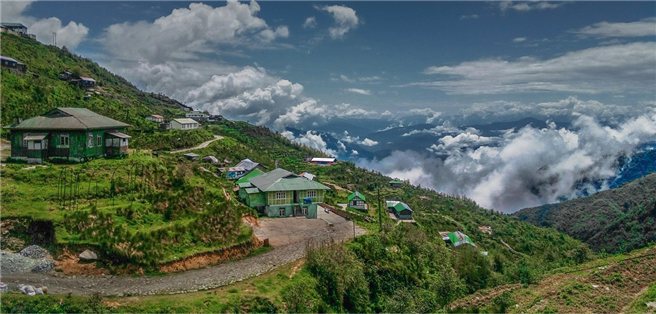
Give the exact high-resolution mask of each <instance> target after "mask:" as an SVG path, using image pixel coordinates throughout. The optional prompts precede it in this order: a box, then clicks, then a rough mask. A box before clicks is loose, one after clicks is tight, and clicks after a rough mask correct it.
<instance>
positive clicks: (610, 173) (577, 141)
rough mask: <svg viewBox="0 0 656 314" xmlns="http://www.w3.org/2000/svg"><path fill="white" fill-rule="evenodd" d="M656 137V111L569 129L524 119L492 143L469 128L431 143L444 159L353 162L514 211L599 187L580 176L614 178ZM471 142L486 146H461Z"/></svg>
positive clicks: (408, 156)
mask: <svg viewBox="0 0 656 314" xmlns="http://www.w3.org/2000/svg"><path fill="white" fill-rule="evenodd" d="M654 140H656V111H652V112H651V113H650V114H647V115H643V116H640V117H636V118H632V119H629V120H627V121H625V122H624V123H621V124H620V125H618V126H617V127H615V128H611V127H604V126H602V125H600V124H599V123H597V122H596V121H595V120H594V119H593V118H591V117H588V116H580V117H579V118H578V119H577V120H576V121H575V122H574V124H573V129H572V130H566V129H558V128H556V126H555V125H554V124H553V123H552V124H551V126H550V127H549V128H545V129H536V128H533V127H530V126H529V127H525V128H522V129H520V130H518V131H515V132H507V133H506V134H504V135H502V137H501V138H500V139H498V140H496V141H494V143H493V145H488V144H485V142H486V141H492V139H491V138H484V137H481V136H478V135H475V134H468V133H467V132H463V133H462V134H460V135H458V136H455V137H453V136H447V137H444V138H442V139H441V140H440V143H439V144H438V145H436V146H437V147H440V145H441V148H442V150H441V151H440V152H441V153H446V154H448V157H447V158H446V159H444V160H441V159H439V158H427V157H425V156H423V155H421V154H419V153H415V152H400V151H396V152H394V153H392V154H391V155H390V156H389V157H387V158H384V159H382V160H380V161H378V160H374V161H367V160H360V161H359V162H358V166H363V167H367V168H370V169H375V170H378V171H381V172H382V173H384V174H387V175H390V176H394V177H399V178H404V179H409V180H410V181H411V182H412V183H413V184H421V185H422V186H426V187H430V188H433V189H435V190H437V191H440V192H444V193H448V194H452V195H466V196H468V197H470V198H472V199H473V200H475V201H476V202H477V203H478V204H480V205H481V206H483V207H487V208H493V209H496V210H501V211H504V212H513V211H516V210H518V209H521V208H525V207H531V206H537V205H540V204H545V203H553V202H558V201H559V200H561V199H562V198H574V197H578V196H580V195H581V194H582V193H584V192H587V193H591V192H595V191H596V190H597V189H598V186H593V185H591V184H582V182H590V181H595V180H602V181H603V180H607V179H611V178H612V177H614V176H615V174H616V171H617V169H616V161H617V159H618V158H619V157H620V156H630V155H631V154H632V153H633V152H635V150H636V148H637V147H639V146H640V145H642V144H643V143H647V142H653V141H654ZM468 142H469V143H468ZM470 143H473V144H471V145H474V146H475V145H483V146H480V147H478V148H475V149H473V148H472V149H468V148H466V147H468V146H467V145H469V144H470ZM461 144H463V145H461ZM449 147H451V148H453V149H449ZM601 188H602V189H604V188H605V186H602V187H601Z"/></svg>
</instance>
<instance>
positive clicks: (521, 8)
mask: <svg viewBox="0 0 656 314" xmlns="http://www.w3.org/2000/svg"><path fill="white" fill-rule="evenodd" d="M564 4H565V3H564V2H561V3H552V2H546V1H531V2H520V3H515V4H513V2H512V1H501V2H498V5H499V9H501V11H502V12H506V11H508V10H515V11H518V12H528V11H534V10H547V9H556V8H559V7H561V6H562V5H564Z"/></svg>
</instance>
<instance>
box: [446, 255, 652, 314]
mask: <svg viewBox="0 0 656 314" xmlns="http://www.w3.org/2000/svg"><path fill="white" fill-rule="evenodd" d="M655 255H656V246H653V245H652V246H650V247H647V248H644V249H640V250H635V251H633V252H631V253H630V254H618V255H614V256H611V257H606V258H600V259H596V260H593V261H590V262H587V263H585V264H582V265H579V266H578V267H576V269H570V268H565V269H559V270H556V271H554V272H553V273H552V274H550V275H548V276H546V277H545V279H544V280H542V281H541V282H540V283H538V284H533V285H526V286H523V287H522V286H521V285H507V286H500V287H497V288H494V289H489V290H484V291H479V292H477V293H476V294H473V295H470V296H468V297H466V298H463V299H461V300H459V301H457V302H455V303H454V304H453V306H452V309H453V310H454V311H457V310H456V308H459V309H458V310H459V311H462V312H479V313H486V312H490V313H492V312H495V310H496V309H497V307H496V306H495V304H494V303H495V302H494V300H495V299H496V298H498V297H499V296H500V295H502V294H503V293H504V292H506V293H509V295H510V298H511V300H512V302H510V303H511V306H510V308H509V309H508V312H510V313H588V312H589V313H618V312H623V313H645V312H647V311H648V308H647V306H646V305H645V303H646V302H654V301H656V284H654V282H656V272H654V271H653V270H654V267H656V256H655ZM640 256H644V257H642V258H636V257H640ZM577 270H580V271H577ZM515 304H517V305H518V306H517V307H515ZM652 310H653V309H652Z"/></svg>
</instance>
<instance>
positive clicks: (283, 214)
mask: <svg viewBox="0 0 656 314" xmlns="http://www.w3.org/2000/svg"><path fill="white" fill-rule="evenodd" d="M280 217H285V209H284V208H281V209H280Z"/></svg>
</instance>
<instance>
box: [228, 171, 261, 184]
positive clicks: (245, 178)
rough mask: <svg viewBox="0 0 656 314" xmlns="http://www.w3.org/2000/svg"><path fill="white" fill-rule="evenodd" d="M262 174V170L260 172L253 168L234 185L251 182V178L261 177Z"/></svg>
mask: <svg viewBox="0 0 656 314" xmlns="http://www.w3.org/2000/svg"><path fill="white" fill-rule="evenodd" d="M263 174H264V172H263V171H262V170H260V169H258V168H254V169H253V170H251V172H249V173H248V174H247V175H245V176H243V177H241V178H240V179H239V180H237V181H236V182H235V184H239V183H244V182H250V180H251V179H252V178H255V177H257V176H260V175H263Z"/></svg>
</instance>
